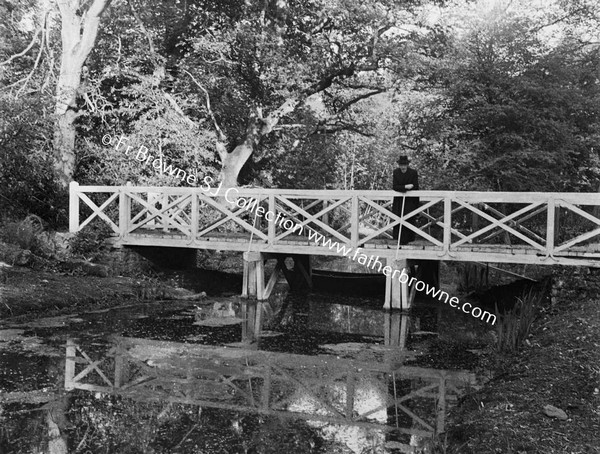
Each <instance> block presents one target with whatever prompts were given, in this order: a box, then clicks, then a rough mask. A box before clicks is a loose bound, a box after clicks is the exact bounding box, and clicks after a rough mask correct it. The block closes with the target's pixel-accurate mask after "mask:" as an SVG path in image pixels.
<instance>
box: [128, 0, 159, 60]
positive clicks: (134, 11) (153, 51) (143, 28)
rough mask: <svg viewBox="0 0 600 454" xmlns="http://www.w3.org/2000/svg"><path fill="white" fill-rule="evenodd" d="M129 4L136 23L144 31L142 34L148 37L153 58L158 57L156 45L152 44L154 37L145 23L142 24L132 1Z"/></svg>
mask: <svg viewBox="0 0 600 454" xmlns="http://www.w3.org/2000/svg"><path fill="white" fill-rule="evenodd" d="M127 4H128V5H129V9H130V10H131V14H133V17H134V18H135V20H136V22H137V23H138V25H139V26H140V28H141V29H142V33H143V34H144V36H146V39H147V40H148V45H149V46H150V52H151V53H152V55H153V56H155V55H156V50H155V49H154V43H153V42H152V36H150V33H149V32H148V29H147V28H146V26H145V25H144V22H142V18H141V17H140V15H139V14H138V12H137V10H136V9H135V8H134V6H133V3H132V2H131V0H129V1H128V2H127Z"/></svg>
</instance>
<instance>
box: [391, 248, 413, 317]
mask: <svg viewBox="0 0 600 454" xmlns="http://www.w3.org/2000/svg"><path fill="white" fill-rule="evenodd" d="M391 268H392V270H400V271H402V270H404V273H405V274H409V268H408V260H406V259H396V260H391ZM393 276H394V275H393V274H391V275H390V276H387V275H386V278H385V301H384V304H383V308H384V309H401V310H408V309H409V308H410V304H411V302H412V299H413V298H414V295H411V294H410V293H412V292H409V289H408V280H407V281H406V282H401V281H400V279H399V278H398V274H397V273H396V277H393ZM411 296H412V297H411Z"/></svg>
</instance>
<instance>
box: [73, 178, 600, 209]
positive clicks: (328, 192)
mask: <svg viewBox="0 0 600 454" xmlns="http://www.w3.org/2000/svg"><path fill="white" fill-rule="evenodd" d="M121 189H126V190H127V191H132V192H160V193H163V194H194V193H198V192H201V193H206V192H214V191H216V190H217V189H218V188H217V187H215V188H211V189H209V190H208V191H204V190H203V189H202V188H201V187H189V186H182V187H171V186H128V185H122V186H94V185H79V184H77V183H71V191H73V190H74V191H76V192H83V193H87V192H115V191H117V190H121ZM228 189H230V188H221V189H220V190H219V192H218V194H217V197H218V196H221V197H224V196H225V193H226V191H227V190H228ZM235 189H236V191H237V192H235V193H230V194H231V197H233V196H234V195H235V196H244V195H246V196H251V195H256V194H261V195H270V194H274V195H281V196H297V197H302V196H306V198H311V197H326V198H336V197H344V196H346V197H352V196H363V197H381V198H390V197H401V196H403V195H407V196H412V197H420V198H424V199H428V198H451V199H458V198H459V199H461V200H465V201H469V202H477V201H481V202H506V203H519V202H522V203H526V202H537V201H545V200H549V199H555V200H563V201H566V202H572V203H577V205H598V206H600V194H598V193H596V192H589V193H585V192H584V193H581V192H516V191H515V192H507V191H504V192H495V191H437V190H436V191H429V190H426V191H408V192H405V193H402V192H397V191H392V190H358V189H348V190H346V189H280V188H247V187H238V188H235Z"/></svg>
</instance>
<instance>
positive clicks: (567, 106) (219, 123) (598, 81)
mask: <svg viewBox="0 0 600 454" xmlns="http://www.w3.org/2000/svg"><path fill="white" fill-rule="evenodd" d="M599 126H600V6H599V5H598V3H597V1H596V0H574V1H570V0H569V1H566V0H547V1H546V0H543V1H542V0H538V1H536V0H531V1H529V0H512V1H508V0H496V1H493V0H479V1H467V0H456V1H443V0H432V1H427V0H424V1H419V0H405V1H388V0H377V1H375V0H246V1H242V0H218V1H217V0H212V1H210V0H112V1H111V0H0V155H1V159H0V212H2V216H3V217H5V218H21V217H23V216H25V215H27V214H28V213H32V214H36V215H38V216H40V217H42V218H43V219H44V220H45V221H46V222H48V223H49V224H50V225H52V226H54V227H60V226H64V225H66V219H67V209H68V205H67V203H66V200H67V186H68V182H69V181H72V180H74V181H77V182H79V183H80V184H103V185H122V184H124V183H125V182H126V181H131V182H132V183H133V184H149V185H178V184H185V182H179V181H178V180H176V179H173V178H172V177H168V176H164V175H158V174H157V173H155V171H154V170H153V169H152V168H151V167H150V166H146V167H142V166H140V165H139V163H138V162H137V161H135V160H132V159H131V158H130V157H127V156H125V154H124V153H123V152H122V151H119V152H117V151H114V150H113V149H111V148H110V147H106V146H103V145H102V142H101V138H102V136H103V135H104V134H110V135H112V136H117V135H120V134H125V135H127V136H128V137H129V138H130V143H131V144H132V145H138V146H139V145H144V146H147V147H148V148H151V149H152V151H154V152H159V153H160V154H162V155H163V156H164V157H165V160H166V161H167V162H169V163H172V164H173V166H174V167H175V166H177V167H180V168H182V169H193V168H196V169H197V170H198V173H199V175H201V176H204V175H209V176H213V177H214V178H215V179H221V180H222V181H224V183H225V186H232V185H235V184H240V185H251V186H262V187H281V188H299V189H300V188H312V189H332V188H341V189H389V188H390V186H391V174H392V170H393V168H394V167H395V161H396V158H397V156H398V155H399V154H400V153H406V154H408V155H409V156H410V157H411V160H412V162H413V166H414V167H416V168H418V169H419V172H420V176H421V186H422V188H423V189H455V190H493V191H569V192H591V191H597V190H598V188H599V183H600V127H599ZM152 154H153V155H154V154H155V153H152Z"/></svg>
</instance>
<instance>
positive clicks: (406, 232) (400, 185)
mask: <svg viewBox="0 0 600 454" xmlns="http://www.w3.org/2000/svg"><path fill="white" fill-rule="evenodd" d="M407 184H412V185H414V188H412V189H411V191H418V190H419V176H418V174H417V171H416V170H415V169H411V168H410V167H409V168H408V169H406V172H404V173H402V170H400V169H396V170H394V181H393V185H392V189H393V190H394V191H399V192H406V185H407ZM402 199H404V212H403V214H404V215H406V214H408V213H410V212H411V211H413V210H416V209H417V208H419V205H420V203H419V198H418V197H394V203H393V205H392V211H393V212H394V214H395V215H397V216H400V212H401V210H402ZM409 222H410V223H411V224H413V225H414V218H410V219H409ZM398 230H399V228H398V226H396V227H394V238H398ZM414 239H415V233H414V232H413V231H412V230H410V229H407V228H406V227H403V228H402V235H401V238H400V244H406V243H408V242H409V241H414Z"/></svg>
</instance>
